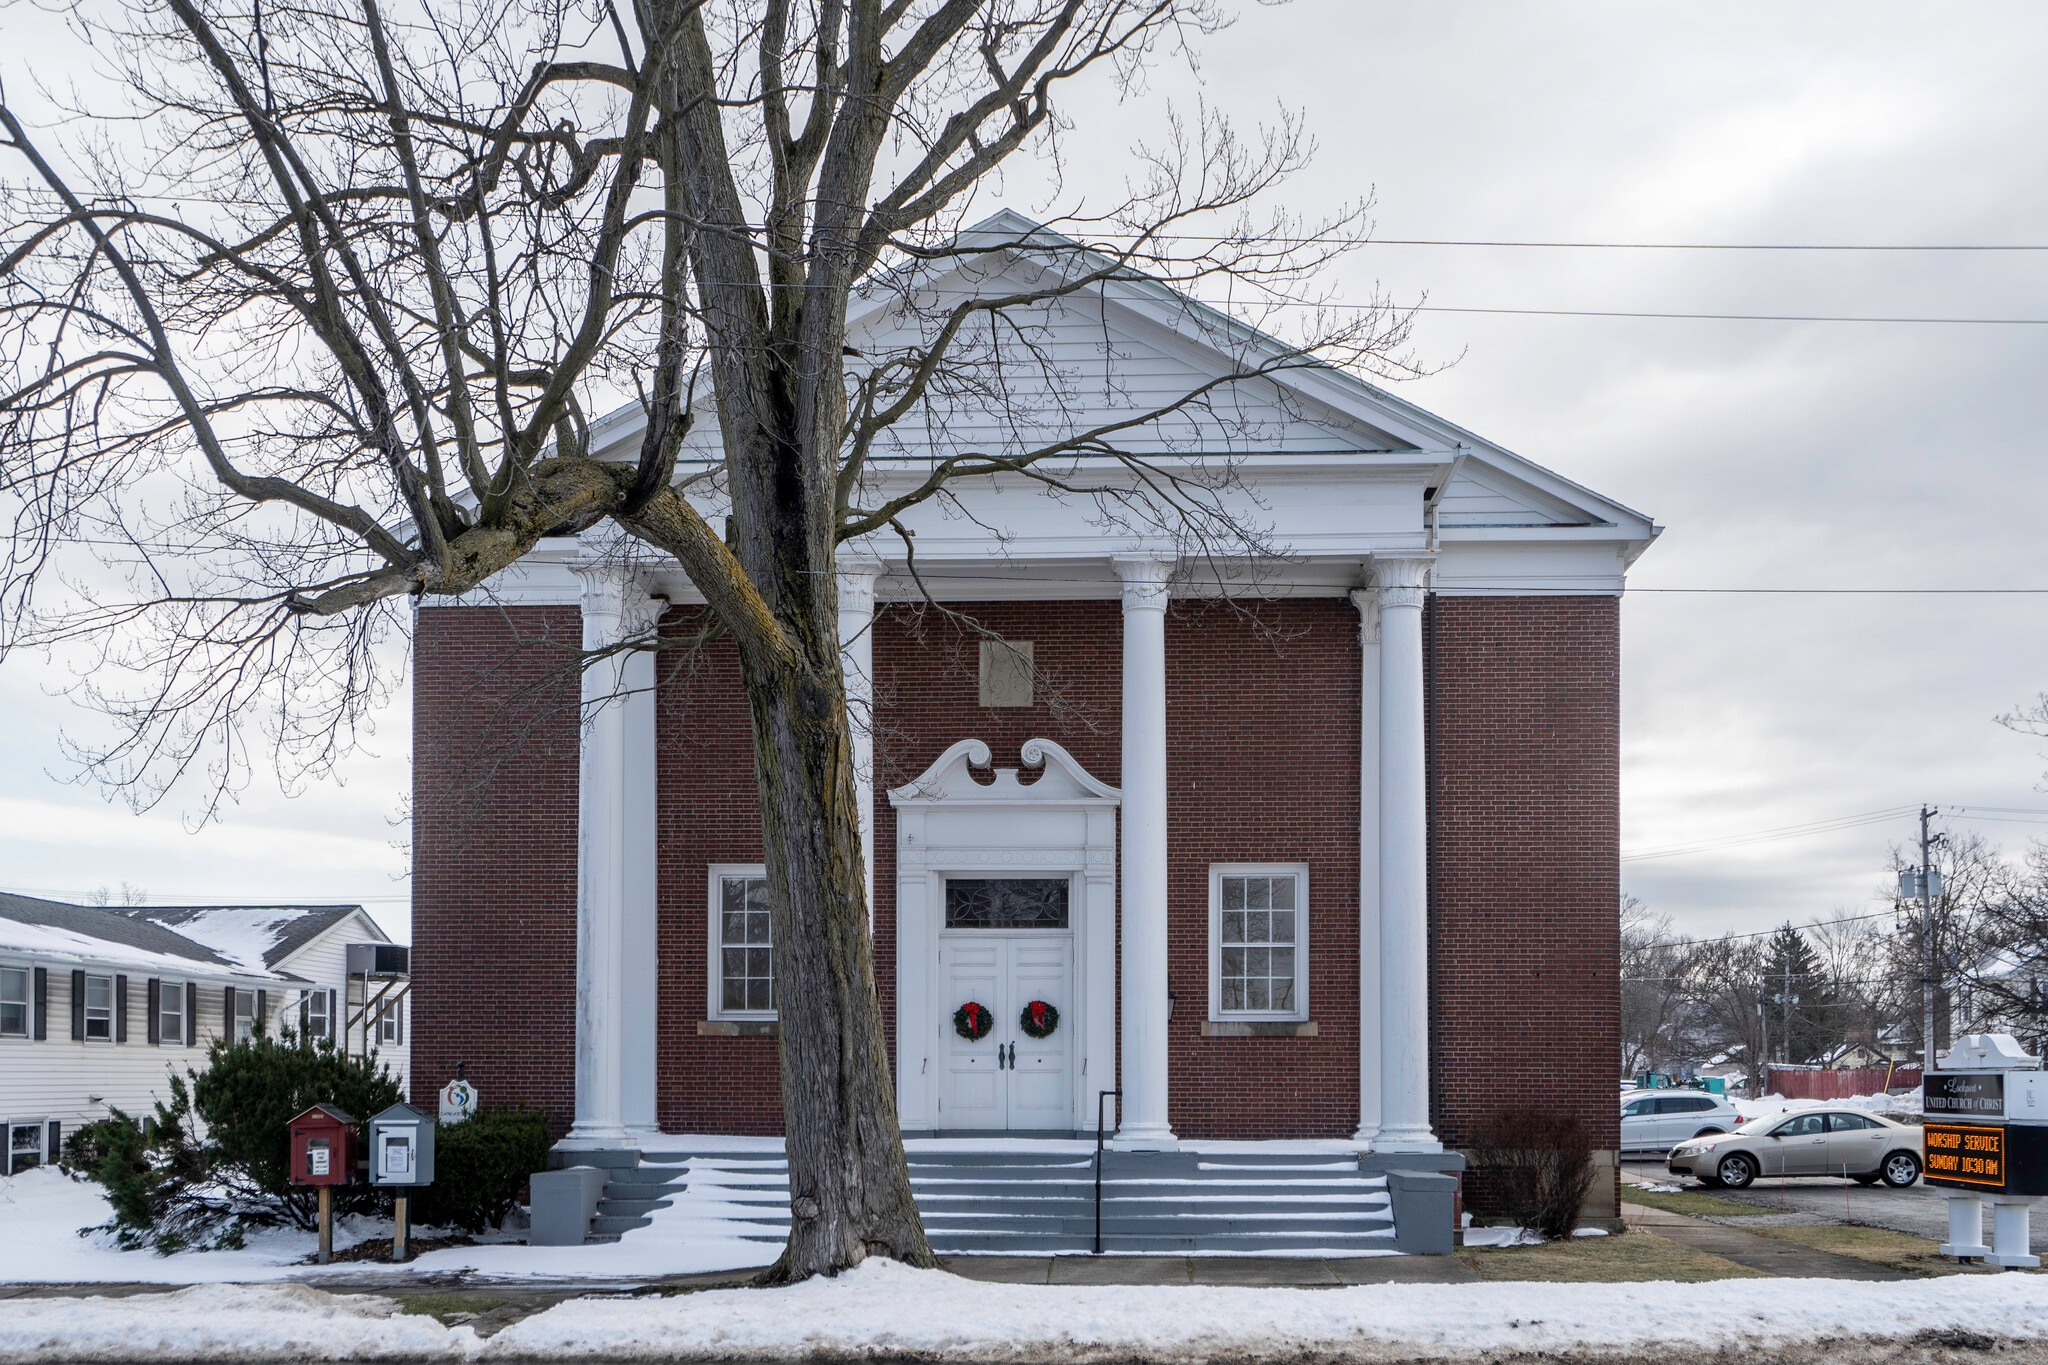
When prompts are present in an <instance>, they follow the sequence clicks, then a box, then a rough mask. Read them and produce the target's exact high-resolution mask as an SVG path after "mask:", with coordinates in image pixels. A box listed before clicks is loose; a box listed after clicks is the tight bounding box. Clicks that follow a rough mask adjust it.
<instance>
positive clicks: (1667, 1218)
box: [1621, 1200, 1917, 1280]
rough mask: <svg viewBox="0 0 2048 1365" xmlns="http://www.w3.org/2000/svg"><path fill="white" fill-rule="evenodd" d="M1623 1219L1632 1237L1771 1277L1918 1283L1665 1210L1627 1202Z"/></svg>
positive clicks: (1873, 1267) (1863, 1263)
mask: <svg viewBox="0 0 2048 1365" xmlns="http://www.w3.org/2000/svg"><path fill="white" fill-rule="evenodd" d="M1621 1218H1622V1222H1623V1223H1624V1224H1626V1225H1627V1227H1628V1228H1629V1230H1630V1231H1632V1232H1648V1233H1654V1234H1656V1235H1657V1236H1659V1237H1667V1238H1669V1239H1670V1240H1672V1241H1674V1242H1678V1243H1681V1244H1683V1245H1685V1246H1689V1247H1691V1248H1693V1250H1695V1251H1704V1252H1706V1253H1707V1254H1708V1255H1711V1256H1719V1257H1721V1258H1722V1259H1723V1260H1728V1261H1733V1262H1735V1264H1737V1265H1740V1266H1747V1267H1749V1268H1750V1269H1751V1270H1760V1271H1762V1272H1763V1273H1764V1274H1766V1275H1780V1276H1788V1277H1792V1278H1797V1279H1811V1280H1910V1279H1915V1278H1917V1277H1916V1276H1912V1275H1907V1274H1904V1273H1902V1272H1900V1271H1896V1270H1887V1269H1886V1268H1885V1267H1883V1266H1881V1265H1874V1264H1872V1263H1871V1262H1869V1261H1864V1260H1858V1259H1857V1258H1856V1257H1854V1256H1838V1255H1836V1254H1835V1253H1834V1252H1832V1251H1816V1250H1814V1249H1813V1248H1811V1247H1803V1246H1800V1245H1798V1244H1797V1243H1793V1242H1784V1241H1779V1240H1778V1239H1777V1238H1774V1237H1759V1236H1757V1235H1756V1234H1755V1233H1753V1232H1744V1231H1743V1230H1742V1229H1741V1228H1731V1227H1728V1226H1726V1225H1725V1224H1721V1223H1708V1222H1704V1221H1702V1220H1701V1219H1698V1218H1688V1217H1687V1216H1686V1215H1684V1214H1682V1213H1666V1212H1665V1211H1664V1210H1662V1209H1653V1208H1648V1207H1646V1206H1644V1205H1642V1204H1631V1203H1629V1202H1627V1201H1626V1200H1624V1201H1623V1202H1622V1205H1621Z"/></svg>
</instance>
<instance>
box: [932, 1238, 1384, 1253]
mask: <svg viewBox="0 0 2048 1365" xmlns="http://www.w3.org/2000/svg"><path fill="white" fill-rule="evenodd" d="M931 1247H932V1250H933V1251H935V1252H937V1253H938V1254H939V1255H941V1256H954V1255H963V1254H964V1255H992V1256H1018V1255H1032V1254H1041V1255H1043V1254H1070V1255H1081V1254H1083V1253H1087V1252H1092V1251H1093V1250H1094V1249H1095V1243H1094V1239H1093V1238H1092V1237H1034V1236H1026V1237H998V1236H990V1235H985V1234H984V1235H978V1236H974V1237H934V1238H932V1239H931ZM1102 1249H1103V1250H1104V1251H1105V1252H1110V1253H1121V1254H1124V1255H1141V1256H1185V1255H1191V1254H1198V1253H1204V1252H1206V1253H1210V1254H1217V1253H1221V1254H1224V1255H1231V1256H1270V1255H1274V1254H1276V1253H1284V1252H1290V1251H1325V1252H1335V1253H1338V1254H1340V1255H1341V1254H1346V1253H1349V1254H1351V1255H1359V1254H1362V1253H1366V1252H1375V1251H1392V1250H1394V1238H1393V1235H1392V1234H1391V1233H1389V1234H1387V1235H1386V1236H1383V1237H1376V1238H1363V1237H1346V1236H1339V1235H1336V1234H1330V1235H1326V1236H1321V1237H1261V1238H1240V1239H1232V1240H1230V1241H1227V1242H1226V1241H1224V1240H1222V1239H1214V1238H1203V1237H1112V1236H1110V1235H1109V1234H1107V1233H1104V1234H1103V1237H1102Z"/></svg>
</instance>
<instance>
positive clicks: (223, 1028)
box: [220, 986, 235, 1043]
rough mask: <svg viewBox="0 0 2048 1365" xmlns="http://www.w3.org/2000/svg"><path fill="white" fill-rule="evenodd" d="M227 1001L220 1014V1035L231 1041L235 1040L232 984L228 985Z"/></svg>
mask: <svg viewBox="0 0 2048 1365" xmlns="http://www.w3.org/2000/svg"><path fill="white" fill-rule="evenodd" d="M227 1002H228V1003H227V1008H226V1009H225V1010H224V1011H223V1012H222V1014H221V1019H220V1036H221V1037H223V1038H225V1039H227V1040H228V1041H229V1042H231V1043H232V1042H234V1041H235V988H234V987H233V986H230V987H228V993H227Z"/></svg>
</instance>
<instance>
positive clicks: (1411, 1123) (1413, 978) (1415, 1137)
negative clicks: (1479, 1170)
mask: <svg viewBox="0 0 2048 1365" xmlns="http://www.w3.org/2000/svg"><path fill="white" fill-rule="evenodd" d="M1372 570H1373V582H1374V586H1375V587H1376V588H1377V590H1378V593H1379V606H1380V1028H1381V1049H1382V1050H1381V1062H1380V1065H1381V1067H1382V1071H1381V1077H1380V1132H1379V1137H1378V1138H1377V1139H1375V1140H1374V1142H1373V1149H1374V1150H1375V1151H1380V1152H1440V1151H1442V1150H1443V1144H1442V1143H1440V1142H1438V1141H1437V1140H1436V1134H1435V1133H1433V1132H1431V1131H1430V1127H1429V861H1428V858H1429V849H1428V831H1429V826H1428V803H1429V790H1428V773H1427V769H1426V768H1425V767H1424V755H1423V729H1422V727H1423V698H1422V599H1423V581H1424V576H1425V575H1426V574H1427V572H1428V570H1429V561H1428V560H1427V559H1421V558H1416V559H1379V558H1375V559H1374V560H1373V562H1372Z"/></svg>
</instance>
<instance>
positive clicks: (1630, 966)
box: [1621, 895, 1699, 1076]
mask: <svg viewBox="0 0 2048 1365" xmlns="http://www.w3.org/2000/svg"><path fill="white" fill-rule="evenodd" d="M1698 951H1699V945H1697V944H1696V943H1694V942H1693V941H1692V940H1691V939H1689V938H1686V937H1684V936H1683V935H1681V934H1679V933H1678V932H1677V931H1676V930H1675V929H1673V928H1672V925H1671V917H1670V916H1669V915H1662V914H1657V913H1655V912H1653V911H1651V910H1650V908H1649V907H1648V906H1646V905H1644V904H1643V902H1642V901H1641V900H1640V899H1638V898H1637V897H1635V896H1627V895H1625V896H1623V897H1622V898H1621V1053H1622V1055H1621V1070H1622V1074H1623V1075H1625V1076H1626V1075H1633V1074H1634V1073H1636V1072H1638V1071H1645V1070H1648V1071H1662V1070H1664V1069H1665V1068H1667V1067H1669V1066H1671V1065H1673V1064H1674V1063H1683V1062H1687V1061H1691V1060H1693V1057H1692V1056H1691V1053H1692V1051H1693V1049H1692V1048H1691V1047H1690V1046H1688V1041H1687V1039H1686V1036H1685V1035H1686V1033H1687V1024H1688V1023H1689V1022H1690V1020H1691V1017H1692V1016H1693V1015H1694V1014H1695V1013H1696V1011H1695V1010H1694V1008H1693V1003H1694V1002H1693V993H1692V986H1693V979H1692V978H1693V970H1692V969H1693V959H1694V957H1695V956H1696V955H1697V953H1698Z"/></svg>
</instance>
